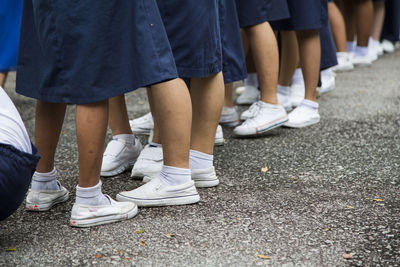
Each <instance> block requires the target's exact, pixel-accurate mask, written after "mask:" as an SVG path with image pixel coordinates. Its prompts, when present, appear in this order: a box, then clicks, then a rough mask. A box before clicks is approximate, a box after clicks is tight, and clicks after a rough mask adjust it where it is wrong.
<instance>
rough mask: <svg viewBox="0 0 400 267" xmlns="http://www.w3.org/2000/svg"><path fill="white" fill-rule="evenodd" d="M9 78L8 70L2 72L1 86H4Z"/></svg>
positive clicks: (0, 73) (0, 75) (0, 76)
mask: <svg viewBox="0 0 400 267" xmlns="http://www.w3.org/2000/svg"><path fill="white" fill-rule="evenodd" d="M6 79H7V72H0V87H3V88H4V85H5V84H6Z"/></svg>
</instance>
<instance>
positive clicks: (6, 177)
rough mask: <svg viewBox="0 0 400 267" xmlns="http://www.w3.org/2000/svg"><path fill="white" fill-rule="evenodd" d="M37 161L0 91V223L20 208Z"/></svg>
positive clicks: (22, 124) (14, 114)
mask: <svg viewBox="0 0 400 267" xmlns="http://www.w3.org/2000/svg"><path fill="white" fill-rule="evenodd" d="M38 161H39V155H38V152H37V150H36V148H35V147H34V146H33V145H32V143H31V142H30V139H29V136H28V133H27V131H26V129H25V126H24V123H23V122H22V119H21V117H20V115H19V113H18V111H17V109H16V108H15V106H14V104H13V103H12V101H11V99H10V98H9V97H8V96H7V94H6V93H5V92H4V90H3V89H2V88H1V87H0V201H1V203H2V204H1V205H0V221H1V220H4V219H5V218H7V217H8V216H10V215H11V214H12V213H13V212H14V211H16V210H17V209H18V207H19V206H20V205H21V203H22V201H23V200H24V198H25V195H26V192H27V191H28V188H29V184H30V183H31V179H32V175H33V173H34V172H35V169H36V164H37V163H38Z"/></svg>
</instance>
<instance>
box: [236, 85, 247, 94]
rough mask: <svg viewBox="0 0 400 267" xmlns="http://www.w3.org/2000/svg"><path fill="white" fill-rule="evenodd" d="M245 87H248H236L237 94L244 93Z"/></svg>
mask: <svg viewBox="0 0 400 267" xmlns="http://www.w3.org/2000/svg"><path fill="white" fill-rule="evenodd" d="M245 88H246V87H244V86H239V87H236V89H235V92H236V94H237V95H241V94H243V92H244V89H245Z"/></svg>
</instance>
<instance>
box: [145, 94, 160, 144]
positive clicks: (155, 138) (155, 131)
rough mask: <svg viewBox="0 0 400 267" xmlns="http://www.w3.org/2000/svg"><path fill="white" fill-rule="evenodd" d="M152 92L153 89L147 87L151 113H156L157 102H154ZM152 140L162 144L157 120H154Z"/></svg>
mask: <svg viewBox="0 0 400 267" xmlns="http://www.w3.org/2000/svg"><path fill="white" fill-rule="evenodd" d="M152 92H153V91H152V90H151V89H150V88H147V99H148V100H149V106H150V112H151V114H154V106H155V103H154V99H153V93H152ZM152 142H153V143H155V144H161V136H160V128H159V127H158V124H157V122H156V121H155V120H154V128H153V138H152Z"/></svg>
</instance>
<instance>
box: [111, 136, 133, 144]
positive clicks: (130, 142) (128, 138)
mask: <svg viewBox="0 0 400 267" xmlns="http://www.w3.org/2000/svg"><path fill="white" fill-rule="evenodd" d="M113 139H123V140H125V143H126V144H128V145H134V144H135V135H134V134H117V135H114V136H113Z"/></svg>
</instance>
